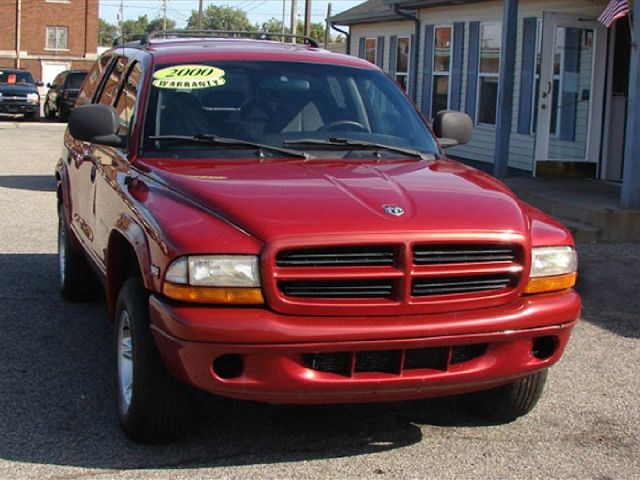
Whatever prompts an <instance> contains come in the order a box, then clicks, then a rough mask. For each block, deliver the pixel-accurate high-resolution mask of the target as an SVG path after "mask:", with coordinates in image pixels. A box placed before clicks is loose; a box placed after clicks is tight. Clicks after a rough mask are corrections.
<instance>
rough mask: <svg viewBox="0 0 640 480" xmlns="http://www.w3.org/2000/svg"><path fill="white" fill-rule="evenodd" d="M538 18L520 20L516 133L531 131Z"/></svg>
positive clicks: (527, 133)
mask: <svg viewBox="0 0 640 480" xmlns="http://www.w3.org/2000/svg"><path fill="white" fill-rule="evenodd" d="M537 31H538V19H537V18H536V17H528V18H525V19H523V20H522V68H521V73H520V106H519V108H518V133H521V134H523V135H529V134H530V133H531V116H532V114H533V93H534V92H533V90H534V89H535V85H536V47H537V43H536V33H537Z"/></svg>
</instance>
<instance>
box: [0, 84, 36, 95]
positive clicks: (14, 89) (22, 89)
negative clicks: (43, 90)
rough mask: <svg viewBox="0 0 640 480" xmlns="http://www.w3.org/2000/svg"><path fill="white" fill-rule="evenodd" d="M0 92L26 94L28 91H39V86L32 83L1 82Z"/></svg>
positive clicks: (4, 93)
mask: <svg viewBox="0 0 640 480" xmlns="http://www.w3.org/2000/svg"><path fill="white" fill-rule="evenodd" d="M0 93H2V94H3V95H15V94H18V95H26V94H27V93H38V88H37V87H36V86H35V85H33V84H31V85H14V84H9V83H0Z"/></svg>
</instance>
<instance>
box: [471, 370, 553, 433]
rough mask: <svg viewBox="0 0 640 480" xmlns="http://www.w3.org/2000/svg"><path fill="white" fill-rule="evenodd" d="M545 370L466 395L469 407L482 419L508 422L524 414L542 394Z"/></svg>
mask: <svg viewBox="0 0 640 480" xmlns="http://www.w3.org/2000/svg"><path fill="white" fill-rule="evenodd" d="M546 380H547V370H541V371H538V372H536V373H533V374H531V375H529V376H527V377H524V378H521V379H519V380H517V381H515V382H513V383H510V384H508V385H504V386H502V387H498V388H494V389H492V390H486V391H483V392H477V393H472V394H469V395H467V396H466V403H467V406H468V407H469V409H470V410H471V411H472V412H474V413H475V414H477V415H478V416H480V417H481V418H483V419H486V420H490V421H495V422H499V423H509V422H513V421H514V420H516V419H517V418H518V417H521V416H523V415H526V414H527V413H529V412H530V411H531V410H533V407H535V406H536V403H538V400H539V399H540V397H541V396H542V392H543V390H544V385H545V383H546Z"/></svg>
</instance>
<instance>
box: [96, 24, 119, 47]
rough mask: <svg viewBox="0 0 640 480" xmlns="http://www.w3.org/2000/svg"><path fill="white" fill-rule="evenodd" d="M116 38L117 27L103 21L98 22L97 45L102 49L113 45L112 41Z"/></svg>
mask: <svg viewBox="0 0 640 480" xmlns="http://www.w3.org/2000/svg"><path fill="white" fill-rule="evenodd" d="M117 36H118V27H116V26H115V25H111V24H110V23H109V22H105V21H104V20H103V19H99V20H98V43H99V44H100V45H101V46H103V47H110V46H111V45H113V39H114V38H116V37H117Z"/></svg>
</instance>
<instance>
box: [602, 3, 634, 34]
mask: <svg viewBox="0 0 640 480" xmlns="http://www.w3.org/2000/svg"><path fill="white" fill-rule="evenodd" d="M625 15H629V2H628V1H627V0H611V1H610V2H609V5H607V7H606V8H605V9H604V10H603V11H602V13H601V14H600V16H599V17H598V21H599V22H600V23H601V24H603V25H604V26H605V27H607V28H609V27H610V26H611V25H613V22H615V21H616V20H618V19H619V18H622V17H624V16H625Z"/></svg>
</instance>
